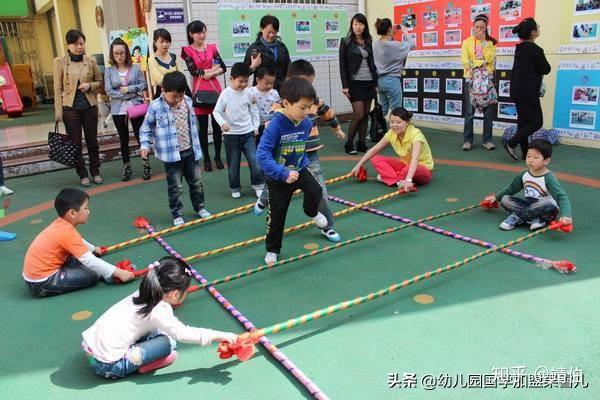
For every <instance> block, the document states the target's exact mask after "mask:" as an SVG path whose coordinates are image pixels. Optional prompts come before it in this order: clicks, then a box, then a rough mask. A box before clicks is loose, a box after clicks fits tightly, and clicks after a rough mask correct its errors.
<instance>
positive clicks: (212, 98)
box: [192, 78, 220, 107]
mask: <svg viewBox="0 0 600 400" xmlns="http://www.w3.org/2000/svg"><path fill="white" fill-rule="evenodd" d="M197 82H200V78H198V81H197ZM208 82H210V86H212V88H213V89H214V90H195V91H194V94H193V95H192V103H193V106H194V107H214V106H215V105H216V104H217V100H218V99H219V94H220V93H219V92H218V91H217V88H216V87H215V85H214V84H213V83H212V80H209V81H208Z"/></svg>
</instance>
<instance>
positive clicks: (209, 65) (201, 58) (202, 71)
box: [181, 20, 227, 172]
mask: <svg viewBox="0 0 600 400" xmlns="http://www.w3.org/2000/svg"><path fill="white" fill-rule="evenodd" d="M187 41H188V43H189V44H190V45H189V46H185V47H183V48H182V49H181V58H182V59H183V60H184V61H185V63H186V65H187V68H188V71H189V72H190V74H191V75H192V77H193V87H192V93H196V92H197V91H199V90H206V91H211V92H218V93H221V84H220V83H219V80H218V79H217V76H219V75H221V74H224V73H225V71H226V70H227V67H226V66H225V63H224V62H223V59H222V58H221V55H220V54H219V50H218V49H217V45H216V44H214V43H207V41H206V25H205V24H204V23H203V22H202V21H198V20H196V21H192V22H190V23H189V24H188V26H187ZM214 108H215V106H214V105H212V106H209V107H194V112H195V114H196V117H197V118H198V131H199V135H200V147H202V154H203V155H204V170H205V171H207V172H210V171H212V163H211V160H210V153H209V152H208V116H209V115H210V117H211V118H210V119H211V125H212V131H213V142H214V144H215V165H216V167H217V168H218V169H223V168H224V165H223V162H222V161H221V144H222V143H223V133H222V132H221V127H220V126H219V124H218V123H217V121H215V118H214V117H213V115H212V112H213V110H214Z"/></svg>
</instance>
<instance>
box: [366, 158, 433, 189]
mask: <svg viewBox="0 0 600 400" xmlns="http://www.w3.org/2000/svg"><path fill="white" fill-rule="evenodd" d="M371 164H373V167H374V168H375V170H376V171H377V173H378V174H379V176H381V180H382V181H383V183H385V184H386V185H388V186H394V185H395V184H396V183H398V181H402V180H404V179H406V174H408V165H406V164H405V163H404V161H402V160H400V159H399V158H397V157H384V156H379V155H376V156H373V158H371ZM412 179H413V182H414V184H415V185H425V184H426V183H428V182H429V181H430V180H431V171H430V170H428V169H427V168H425V167H424V166H422V165H418V166H417V170H416V171H415V174H414V176H413V178H412Z"/></svg>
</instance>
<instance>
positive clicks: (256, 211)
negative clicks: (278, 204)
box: [254, 200, 265, 215]
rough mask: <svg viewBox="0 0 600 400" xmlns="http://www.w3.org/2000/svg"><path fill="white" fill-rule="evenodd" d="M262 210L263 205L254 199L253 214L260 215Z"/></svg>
mask: <svg viewBox="0 0 600 400" xmlns="http://www.w3.org/2000/svg"><path fill="white" fill-rule="evenodd" d="M263 211H265V206H263V205H262V204H260V200H256V203H254V215H262V213H263Z"/></svg>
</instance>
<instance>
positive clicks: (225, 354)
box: [217, 333, 260, 362]
mask: <svg viewBox="0 0 600 400" xmlns="http://www.w3.org/2000/svg"><path fill="white" fill-rule="evenodd" d="M259 339H260V338H259V337H256V338H255V337H253V336H252V334H250V333H244V334H242V335H239V336H238V338H237V340H236V341H235V343H233V344H231V343H228V342H225V341H221V342H220V343H219V347H218V348H217V353H219V358H221V359H227V358H231V357H233V356H236V357H237V358H238V359H239V360H240V361H242V362H243V361H247V360H249V359H250V358H252V356H253V355H254V352H255V351H256V349H255V348H254V345H255V344H256V343H258V341H259Z"/></svg>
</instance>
